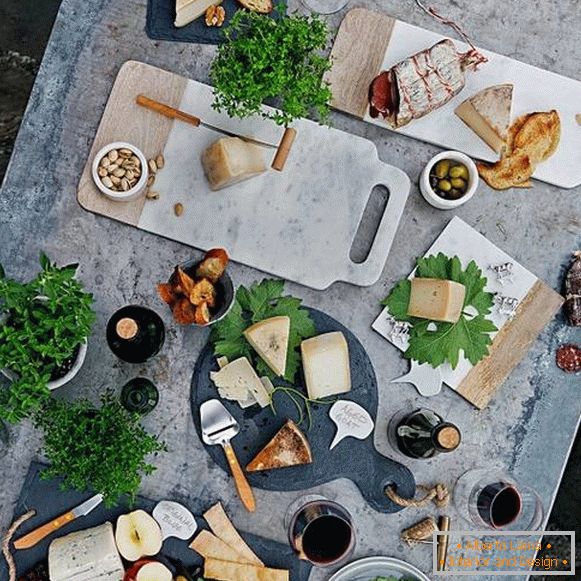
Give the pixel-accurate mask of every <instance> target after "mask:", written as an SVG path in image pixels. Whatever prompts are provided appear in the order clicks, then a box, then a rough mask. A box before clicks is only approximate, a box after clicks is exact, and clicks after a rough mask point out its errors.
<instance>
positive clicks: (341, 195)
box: [77, 61, 410, 289]
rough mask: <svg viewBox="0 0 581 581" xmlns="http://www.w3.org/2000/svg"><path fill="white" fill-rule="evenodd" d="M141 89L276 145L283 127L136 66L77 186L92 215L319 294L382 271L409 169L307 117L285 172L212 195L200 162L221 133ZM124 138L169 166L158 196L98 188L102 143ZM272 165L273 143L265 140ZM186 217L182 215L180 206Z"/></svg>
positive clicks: (112, 103)
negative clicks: (115, 196)
mask: <svg viewBox="0 0 581 581" xmlns="http://www.w3.org/2000/svg"><path fill="white" fill-rule="evenodd" d="M140 93H143V94H145V95H147V96H148V97H151V98H152V99H156V100H158V101H161V102H163V103H166V104H168V105H171V106H173V107H177V108H179V109H181V110H184V111H186V112H187V113H191V114H194V115H196V116H198V117H200V118H201V119H202V120H203V121H205V122H206V123H208V124H210V125H212V126H214V127H216V126H218V127H220V128H221V129H225V130H228V131H230V132H232V133H236V134H243V135H245V136H247V137H252V138H255V139H258V140H260V141H263V142H266V143H269V144H274V145H277V144H278V143H279V141H280V138H281V136H282V133H283V129H282V128H280V127H279V126H277V125H275V124H274V123H273V122H271V121H269V120H265V119H262V118H259V117H254V118H251V119H244V120H234V119H230V118H229V117H227V116H225V115H223V114H219V113H217V112H216V111H214V110H213V109H212V108H211V103H212V101H213V89H212V87H209V86H208V85H204V84H202V83H199V82H197V81H192V80H188V79H185V78H184V77H180V76H178V75H175V74H172V73H169V72H167V71H163V70H161V69H158V68H155V67H152V66H150V65H146V64H143V63H138V62H135V61H129V62H127V63H125V64H124V65H123V67H122V68H121V70H120V72H119V74H118V76H117V80H116V81H115V85H114V87H113V89H112V91H111V96H110V97H109V102H108V104H107V106H106V108H105V112H104V114H103V118H102V120H101V124H100V126H99V129H98V131H97V135H96V137H95V141H94V143H93V147H92V148H91V151H90V154H89V157H88V159H87V164H86V166H85V169H84V172H83V175H82V177H81V180H80V183H79V188H78V192H77V199H78V201H79V203H80V204H81V205H82V206H83V207H84V208H85V209H87V210H89V211H92V212H95V213H98V214H102V215H104V216H107V217H109V218H113V219H116V220H120V221H122V222H126V223H128V224H131V225H132V226H135V227H137V228H140V229H142V230H147V231H149V232H152V233H154V234H159V235H161V236H165V237H167V238H171V239H173V240H177V241H178V242H182V243H184V244H188V245H190V246H193V247H196V248H200V249H202V250H208V249H210V248H213V247H216V246H222V247H224V248H226V249H227V250H228V252H229V254H230V256H231V257H232V258H233V260H235V261H237V262H241V263H243V264H247V265H248V266H253V267H255V268H258V269H259V270H263V271H265V272H269V273H271V274H274V275H277V276H280V277H283V278H286V279H289V280H293V281H295V282H298V283H301V284H304V285H306V286H309V287H312V288H315V289H325V288H327V287H328V286H329V285H331V284H332V283H333V282H335V281H346V282H350V283H353V284H356V285H361V286H368V285H371V284H373V283H375V282H376V281H377V280H378V278H379V276H380V275H381V272H382V270H383V266H384V265H385V261H386V259H387V255H388V253H389V250H390V247H391V244H392V242H393V238H394V236H395V233H396V230H397V227H398V224H399V220H400V218H401V215H402V212H403V209H404V206H405V203H406V200H407V197H408V194H409V189H410V182H409V179H408V177H407V175H406V174H405V173H404V172H402V171H401V170H399V169H397V168H395V167H393V166H390V165H387V164H385V163H382V162H381V161H380V160H379V159H378V156H377V149H376V147H375V145H374V144H373V143H372V142H371V141H368V140H367V139H363V138H361V137H357V136H354V135H351V134H349V133H345V132H343V131H338V130H336V129H332V128H329V127H325V126H321V125H318V124H317V123H314V122H312V121H309V120H306V119H302V120H298V121H297V122H296V123H294V124H293V127H294V128H295V129H296V130H297V137H296V139H295V142H294V144H293V147H292V150H291V152H290V155H289V157H288V160H287V162H286V165H285V168H284V170H283V171H282V172H277V171H274V170H269V171H267V172H265V173H264V174H261V175H259V176H258V177H255V178H253V179H250V180H247V181H245V182H242V183H239V184H236V185H234V186H230V187H228V188H225V189H223V190H220V191H218V192H212V191H211V190H210V188H209V186H208V183H207V181H206V178H205V176H204V172H203V169H202V165H201V161H200V158H201V155H202V152H203V150H204V149H205V148H206V147H208V146H209V145H210V144H211V143H213V142H214V141H216V140H217V139H219V138H220V137H224V135H223V134H222V133H220V132H218V131H216V130H214V129H210V128H208V127H206V126H200V127H198V128H195V127H192V126H191V125H188V124H185V123H182V122H180V121H175V122H174V121H173V120H169V119H166V118H164V117H162V116H160V115H159V114H157V113H154V112H152V111H149V110H146V109H143V108H141V107H139V106H138V105H136V104H135V97H136V96H137V95H138V94H140ZM118 140H122V141H127V142H129V143H133V144H135V145H136V146H137V147H139V148H140V149H141V150H142V151H143V152H144V153H145V155H146V156H147V157H153V156H155V155H157V154H159V153H163V155H164V157H165V167H164V168H163V170H162V171H160V172H158V174H157V177H156V180H155V184H154V186H153V189H154V190H155V191H156V192H158V193H159V195H160V197H159V199H158V200H156V201H147V202H146V201H145V199H144V198H143V197H141V198H139V199H138V200H135V201H132V202H124V203H120V202H113V201H110V200H109V199H107V198H105V196H103V195H102V194H100V192H99V191H98V189H97V188H96V186H95V184H94V183H93V180H92V176H91V163H92V161H93V157H94V155H95V154H96V153H97V151H98V150H99V149H101V148H102V147H103V146H105V145H106V144H107V143H110V142H113V141H118ZM264 150H265V160H266V161H267V166H269V165H270V162H271V160H272V158H273V157H274V153H275V149H274V148H269V147H265V148H264ZM376 185H383V186H385V187H386V188H387V189H388V191H389V199H388V202H387V205H386V207H385V210H384V213H383V216H382V217H381V219H380V220H379V226H378V229H377V232H376V233H375V236H374V237H373V242H372V244H371V248H370V251H369V254H368V256H367V258H366V259H365V260H364V261H363V262H361V263H355V262H353V261H352V260H351V259H350V257H349V254H350V250H351V245H352V243H353V240H354V238H355V235H356V233H357V228H358V226H359V223H360V221H361V219H362V217H363V213H364V210H365V207H366V205H367V201H368V199H369V196H370V194H371V192H372V190H373V188H374V187H375V186H376ZM178 202H179V203H181V204H182V205H183V207H184V211H183V214H182V215H181V216H179V217H178V216H176V215H175V213H174V205H175V204H176V203H178Z"/></svg>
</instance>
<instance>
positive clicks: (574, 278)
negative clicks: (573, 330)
mask: <svg viewBox="0 0 581 581" xmlns="http://www.w3.org/2000/svg"><path fill="white" fill-rule="evenodd" d="M565 312H566V313H567V318H568V319H569V323H570V324H571V325H573V326H574V327H581V250H579V251H577V252H575V253H574V254H573V262H572V264H571V266H570V267H569V272H568V273H567V278H566V279H565Z"/></svg>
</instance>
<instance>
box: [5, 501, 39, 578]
mask: <svg viewBox="0 0 581 581" xmlns="http://www.w3.org/2000/svg"><path fill="white" fill-rule="evenodd" d="M35 514H36V511H35V510H29V511H28V512H27V513H25V514H23V515H22V516H19V517H18V518H17V519H16V520H15V521H14V522H13V523H12V524H11V525H10V528H9V529H8V530H7V531H6V534H5V535H4V537H3V538H2V554H3V555H4V558H5V559H6V563H7V564H8V573H9V574H10V581H16V565H15V563H14V558H13V557H12V554H11V553H10V541H11V540H12V537H13V536H14V533H15V532H16V531H17V529H18V527H19V526H20V525H21V524H23V523H25V522H26V521H27V520H28V519H29V518H32V517H33V516H34V515H35Z"/></svg>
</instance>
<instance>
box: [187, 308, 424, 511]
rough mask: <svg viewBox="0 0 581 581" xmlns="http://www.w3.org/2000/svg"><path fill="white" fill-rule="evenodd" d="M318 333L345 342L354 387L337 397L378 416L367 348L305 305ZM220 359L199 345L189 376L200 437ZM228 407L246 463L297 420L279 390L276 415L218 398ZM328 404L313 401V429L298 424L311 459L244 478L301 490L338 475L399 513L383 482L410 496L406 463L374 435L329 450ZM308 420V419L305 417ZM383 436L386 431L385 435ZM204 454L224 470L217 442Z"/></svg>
mask: <svg viewBox="0 0 581 581" xmlns="http://www.w3.org/2000/svg"><path fill="white" fill-rule="evenodd" d="M309 312H310V314H311V317H312V319H313V321H314V322H315V327H316V329H317V333H319V334H320V333H328V332H330V331H341V332H342V333H343V334H344V335H345V338H346V339H347V344H348V345H349V357H350V365H351V381H352V387H351V391H350V392H349V393H346V394H343V395H342V396H340V399H350V400H353V401H355V402H357V403H359V404H360V405H362V406H363V407H364V408H365V409H366V410H367V411H368V412H369V414H370V415H371V417H372V418H373V419H374V420H375V418H376V416H377V380H376V378H375V372H374V370H373V365H372V364H371V361H370V360H369V357H368V355H367V353H366V352H365V349H364V348H363V346H362V345H361V343H360V342H359V340H358V339H357V338H356V337H355V335H354V334H353V333H351V331H349V329H347V328H346V327H344V326H343V325H341V323H339V322H338V321H336V320H335V319H333V318H332V317H330V316H329V315H326V314H325V313H322V312H321V311H317V310H316V309H311V308H309ZM217 370H218V364H217V363H216V357H215V356H214V354H213V351H212V346H211V345H210V344H208V345H206V347H205V348H204V349H203V350H202V353H201V354H200V357H199V358H198V361H197V362H196V366H195V369H194V375H193V378H192V392H191V400H192V414H193V417H194V424H195V426H196V430H197V432H198V436H199V437H200V439H201V429H200V413H199V408H200V405H201V404H202V402H204V401H206V400H208V399H212V398H216V397H217V396H218V392H217V390H216V388H215V386H214V384H213V383H212V381H211V380H210V371H217ZM297 380H298V381H297V385H296V387H297V388H298V389H300V390H302V391H306V390H305V388H304V378H303V377H300V378H298V377H297ZM222 401H223V403H224V405H225V406H226V408H228V410H229V411H230V413H231V414H232V415H233V416H234V417H235V418H236V419H237V420H238V422H239V423H240V433H239V434H238V435H237V436H236V437H235V438H234V440H233V441H232V442H233V445H234V449H235V451H236V453H237V455H238V459H239V460H240V463H241V465H242V466H243V467H244V466H246V465H247V464H248V463H249V462H250V460H252V458H253V457H254V456H255V455H256V453H257V452H258V451H259V450H260V449H262V447H263V446H264V445H265V444H266V443H267V442H268V441H269V440H270V438H271V437H272V436H273V435H274V434H275V433H276V432H277V431H278V430H279V429H280V427H281V426H282V425H283V424H284V422H285V421H286V418H291V419H293V420H297V409H296V407H295V406H294V404H293V403H292V401H291V400H290V399H289V398H288V397H287V396H286V395H285V394H282V393H278V394H276V395H275V407H276V411H277V413H276V415H274V414H273V413H272V411H271V409H270V408H269V407H266V408H264V409H260V407H259V406H257V405H254V406H251V407H249V408H247V409H245V410H243V409H241V408H240V407H239V406H238V404H237V403H236V402H231V401H228V400H222ZM329 408H330V406H329V405H321V404H319V405H313V406H312V416H313V422H312V426H311V429H310V430H308V431H307V426H306V425H304V426H301V428H302V429H303V430H304V431H305V434H306V436H307V438H308V440H309V443H310V445H311V450H312V453H313V463H312V464H309V465H306V466H295V467H292V468H282V469H278V470H270V471H264V472H249V473H247V476H248V481H249V482H250V484H251V485H252V486H254V487H258V488H264V489H266V490H302V489H306V488H311V487H312V486H316V485H318V484H323V483H325V482H329V481H331V480H335V479H336V478H348V479H350V480H352V481H353V482H354V483H355V484H356V485H357V486H358V487H359V489H360V490H361V493H362V494H363V496H364V497H365V500H366V501H367V502H368V503H369V504H370V505H371V506H372V507H373V508H374V509H375V510H377V511H380V512H389V513H391V512H397V511H399V510H401V507H400V506H398V505H396V504H394V503H393V502H391V501H390V500H389V499H388V498H387V496H386V495H385V492H384V490H385V487H386V486H387V485H388V484H395V485H396V487H397V491H398V493H399V494H401V495H402V496H405V497H412V496H413V494H414V491H415V481H414V477H413V475H412V473H411V472H410V470H409V469H408V468H406V467H405V466H403V465H402V464H399V463H398V462H395V461H394V460H391V459H389V458H386V457H385V456H383V455H382V454H380V453H379V452H378V451H377V450H376V449H375V446H374V444H373V436H369V437H368V438H367V439H366V440H356V439H355V438H346V439H344V440H342V441H341V442H340V443H339V444H338V445H337V446H336V447H335V448H334V449H333V450H329V446H330V444H331V441H332V440H333V437H334V435H335V431H336V428H335V424H334V423H333V422H332V421H331V419H330V418H329ZM305 424H306V420H305ZM386 437H387V436H386ZM206 450H207V451H208V454H210V456H211V457H212V459H213V460H214V462H216V463H217V464H218V465H219V466H220V467H221V468H222V469H223V470H226V471H229V468H228V463H227V461H226V458H225V456H224V452H223V450H222V448H221V446H206Z"/></svg>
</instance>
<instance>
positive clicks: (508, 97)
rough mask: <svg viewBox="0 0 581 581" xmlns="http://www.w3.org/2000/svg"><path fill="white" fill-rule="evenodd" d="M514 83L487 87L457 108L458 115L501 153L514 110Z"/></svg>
mask: <svg viewBox="0 0 581 581" xmlns="http://www.w3.org/2000/svg"><path fill="white" fill-rule="evenodd" d="M512 92H513V85H509V84H506V85H494V86H493V87H487V88H486V89H483V90H482V91H480V92H479V93H476V95H473V96H472V97H470V98H469V99H466V101H464V102H463V103H461V104H460V105H459V106H458V107H457V108H456V111H455V113H456V115H458V117H460V119H462V121H464V123H466V125H468V127H470V129H472V131H474V133H476V134H477V135H478V136H479V137H480V138H481V139H483V140H484V141H485V142H486V143H487V144H488V145H489V146H490V147H492V149H494V151H496V152H498V153H500V152H501V151H502V150H503V149H504V147H505V146H506V142H507V139H508V128H509V127H510V117H511V111H512Z"/></svg>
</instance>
